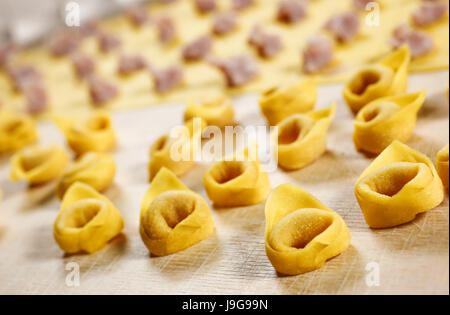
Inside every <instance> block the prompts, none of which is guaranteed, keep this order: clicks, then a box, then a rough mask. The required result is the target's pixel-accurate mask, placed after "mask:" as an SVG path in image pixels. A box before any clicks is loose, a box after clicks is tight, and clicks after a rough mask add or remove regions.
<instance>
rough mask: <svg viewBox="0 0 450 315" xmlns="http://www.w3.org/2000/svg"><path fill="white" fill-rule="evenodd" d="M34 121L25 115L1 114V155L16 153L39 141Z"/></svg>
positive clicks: (2, 112) (3, 112)
mask: <svg viewBox="0 0 450 315" xmlns="http://www.w3.org/2000/svg"><path fill="white" fill-rule="evenodd" d="M37 138H38V135H37V131H36V127H35V125H34V122H33V120H32V119H31V118H30V117H28V116H25V115H20V114H14V113H10V112H5V111H1V112H0V154H4V153H12V152H16V151H18V150H20V149H22V148H24V147H25V146H27V145H30V144H32V143H34V142H36V141H37Z"/></svg>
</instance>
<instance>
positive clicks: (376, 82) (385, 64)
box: [343, 45, 411, 114]
mask: <svg viewBox="0 0 450 315" xmlns="http://www.w3.org/2000/svg"><path fill="white" fill-rule="evenodd" d="M410 61H411V53H410V51H409V48H408V46H406V45H405V46H402V47H400V48H399V49H397V50H396V51H394V52H392V53H391V54H390V55H389V56H387V57H386V58H384V59H383V60H381V61H380V62H379V63H376V64H372V65H367V66H364V67H362V68H361V69H360V70H359V71H358V72H357V73H356V74H354V75H353V77H352V78H351V79H350V80H349V81H348V82H347V84H346V85H345V87H344V92H343V95H344V99H345V100H346V102H347V104H348V106H349V108H350V109H351V110H352V112H353V113H354V114H356V113H358V112H359V111H360V110H361V109H362V108H363V107H364V106H366V105H367V104H368V103H370V102H372V101H373V100H376V99H378V98H382V97H386V96H394V95H398V94H401V93H405V92H406V89H407V87H408V67H409V64H410Z"/></svg>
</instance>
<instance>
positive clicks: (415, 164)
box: [355, 140, 444, 228]
mask: <svg viewBox="0 0 450 315" xmlns="http://www.w3.org/2000/svg"><path fill="white" fill-rule="evenodd" d="M355 195H356V199H357V200H358V203H359V205H360V207H361V210H362V212H363V214H364V218H365V220H366V222H367V224H368V225H369V226H370V227H371V228H389V227H394V226H397V225H400V224H403V223H407V222H410V221H412V220H414V218H415V217H416V215H417V214H419V213H422V212H426V211H428V210H430V209H433V208H435V207H436V206H438V205H439V204H440V203H441V202H442V200H443V199H444V188H443V186H442V182H441V180H440V178H439V175H438V173H437V172H436V169H435V168H434V165H433V163H432V162H431V160H430V159H429V158H428V157H427V156H425V155H423V154H421V153H419V152H417V151H415V150H413V149H411V148H410V147H408V146H407V145H405V144H403V143H401V142H399V141H397V140H396V141H394V142H393V143H392V144H391V145H390V146H388V147H387V148H386V149H385V150H384V151H383V152H382V153H381V154H380V155H379V156H378V157H377V158H376V159H375V160H374V161H373V162H372V164H371V165H370V166H369V167H368V168H367V169H366V170H365V171H364V172H363V174H362V175H361V177H360V178H359V179H358V181H357V183H356V186H355Z"/></svg>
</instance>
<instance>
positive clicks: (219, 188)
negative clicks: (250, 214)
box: [203, 149, 270, 207]
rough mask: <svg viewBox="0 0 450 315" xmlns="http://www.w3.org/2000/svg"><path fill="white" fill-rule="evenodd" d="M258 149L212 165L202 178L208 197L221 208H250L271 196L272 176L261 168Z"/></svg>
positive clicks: (247, 150) (246, 151)
mask: <svg viewBox="0 0 450 315" xmlns="http://www.w3.org/2000/svg"><path fill="white" fill-rule="evenodd" d="M253 151H256V150H249V149H246V150H245V151H244V153H242V154H236V155H235V156H234V157H233V158H231V159H224V160H222V161H219V162H217V163H215V164H213V165H212V166H211V167H210V168H209V170H208V171H207V172H206V173H205V175H204V176H203V181H204V185H205V189H206V193H207V194H208V197H209V199H211V200H212V201H213V202H214V204H215V205H217V206H220V207H239V206H250V205H255V204H258V203H261V202H263V201H264V200H265V199H266V198H267V196H268V195H269V193H270V181H269V175H268V174H267V172H266V171H265V170H264V169H263V168H262V167H261V164H260V162H259V159H258V157H257V153H256V152H253Z"/></svg>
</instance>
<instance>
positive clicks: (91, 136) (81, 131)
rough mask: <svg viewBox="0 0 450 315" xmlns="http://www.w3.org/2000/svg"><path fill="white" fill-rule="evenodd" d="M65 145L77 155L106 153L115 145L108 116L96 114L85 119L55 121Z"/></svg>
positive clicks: (114, 137)
mask: <svg viewBox="0 0 450 315" xmlns="http://www.w3.org/2000/svg"><path fill="white" fill-rule="evenodd" d="M57 124H58V125H59V127H60V128H61V129H62V131H63V132H64V134H65V136H66V140H67V144H68V145H69V147H70V148H71V149H72V150H73V152H75V154H77V155H82V154H84V153H87V152H107V151H110V150H112V149H113V148H114V147H115V145H116V134H115V131H114V128H113V125H112V121H111V118H110V116H109V115H108V114H106V113H103V112H98V113H95V114H93V115H91V116H90V117H88V118H86V119H81V120H77V119H65V118H60V119H57Z"/></svg>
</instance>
